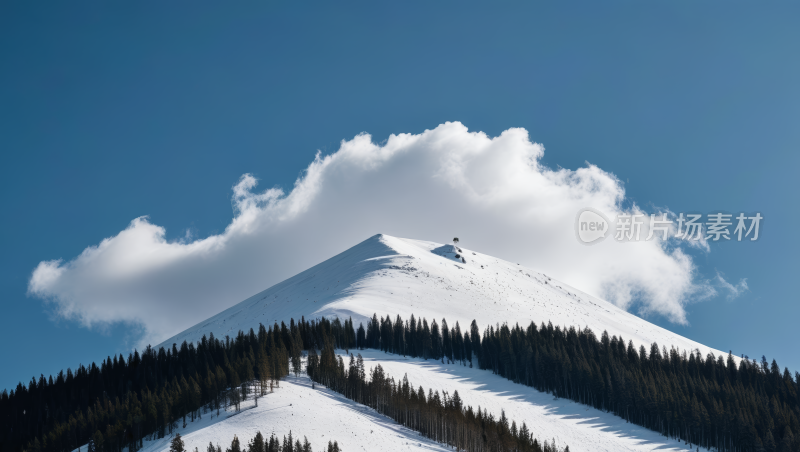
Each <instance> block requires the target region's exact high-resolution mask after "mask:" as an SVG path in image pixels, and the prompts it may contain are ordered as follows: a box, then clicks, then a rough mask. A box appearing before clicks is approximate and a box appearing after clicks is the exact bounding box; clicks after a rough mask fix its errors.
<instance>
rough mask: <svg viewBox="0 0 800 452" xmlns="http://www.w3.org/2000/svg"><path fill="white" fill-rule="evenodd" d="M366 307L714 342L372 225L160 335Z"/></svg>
mask: <svg viewBox="0 0 800 452" xmlns="http://www.w3.org/2000/svg"><path fill="white" fill-rule="evenodd" d="M373 314H377V315H378V316H386V315H389V316H391V318H392V319H394V318H395V317H397V316H398V315H400V316H401V317H402V318H403V319H408V318H410V317H411V315H412V314H414V315H415V316H416V317H425V318H427V319H428V320H429V321H432V320H434V319H435V320H437V321H440V320H441V319H442V318H445V319H447V321H448V322H449V323H450V325H455V324H456V322H459V323H460V324H461V326H462V329H464V328H467V326H468V325H469V324H470V323H471V322H472V320H477V322H478V325H479V327H480V328H481V329H483V328H485V327H486V326H488V325H496V324H502V323H509V324H515V323H518V324H519V325H520V326H523V327H525V326H527V325H528V324H529V323H530V322H535V323H537V324H540V323H542V322H544V323H547V322H552V323H553V324H554V325H558V326H563V327H566V328H569V327H575V328H587V327H588V328H591V329H592V330H593V331H594V332H595V333H596V334H598V335H599V334H600V333H601V332H602V331H603V330H606V331H608V333H609V334H610V335H616V336H618V337H619V336H621V337H623V338H624V339H625V340H626V341H627V340H633V341H634V343H635V344H637V345H645V346H648V347H649V345H650V344H651V343H652V342H658V343H659V345H666V346H667V347H671V346H674V347H677V348H679V349H684V350H694V349H699V350H700V351H701V352H703V353H704V354H705V353H707V352H714V353H716V354H719V353H720V352H719V351H716V350H712V349H710V348H708V347H705V346H703V345H702V344H699V343H697V342H694V341H691V340H689V339H686V338H684V337H682V336H679V335H677V334H675V333H672V332H670V331H667V330H665V329H663V328H661V327H658V326H656V325H653V324H651V323H649V322H647V321H645V320H643V319H641V318H639V317H637V316H635V315H633V314H630V313H628V312H626V311H624V310H622V309H619V308H617V307H616V306H615V305H613V304H611V303H609V302H607V301H604V300H601V299H599V298H596V297H593V296H591V295H588V294H586V293H583V292H581V291H579V290H577V289H574V288H572V287H570V286H568V285H566V284H564V283H561V282H559V281H557V280H554V279H552V278H550V277H549V276H547V275H545V274H544V273H539V272H536V271H534V270H531V269H529V268H526V267H524V266H520V265H519V264H515V263H511V262H507V261H504V260H502V259H499V258H495V257H492V256H489V255H486V254H482V253H479V252H476V251H473V250H470V249H467V248H464V247H461V246H460V245H455V244H442V243H436V242H428V241H422V240H414V239H405V238H399V237H393V236H390V235H386V234H375V235H373V236H371V237H370V238H368V239H366V240H364V241H363V242H361V243H359V244H357V245H355V246H353V247H352V248H350V249H348V250H346V251H344V252H342V253H340V254H338V255H336V256H333V257H332V258H330V259H328V260H326V261H324V262H322V263H320V264H317V265H315V266H313V267H311V268H309V269H308V270H305V271H303V272H301V273H299V274H297V275H295V276H293V277H291V278H289V279H287V280H285V281H283V282H281V283H278V284H276V285H274V286H272V287H270V288H268V289H267V290H264V291H263V292H260V293H258V294H256V295H254V296H252V297H250V298H248V299H246V300H244V301H242V302H241V303H239V304H237V305H235V306H232V307H231V308H228V309H226V310H225V311H223V312H221V313H219V314H217V315H215V316H214V317H211V318H209V319H208V320H206V321H204V322H200V323H198V324H197V325H195V326H193V327H191V328H189V329H188V330H186V331H184V332H182V333H180V334H177V335H176V336H173V337H172V338H170V339H168V340H166V341H164V342H163V343H162V344H161V346H171V345H172V344H173V343H178V344H180V343H181V342H183V341H184V340H186V341H194V342H196V341H199V340H200V338H201V337H202V336H203V335H204V334H205V335H207V334H209V333H212V332H213V333H214V335H215V336H217V337H224V336H226V335H229V336H233V335H235V334H236V333H238V331H239V330H244V331H248V330H249V329H250V328H253V329H257V328H258V326H259V324H264V325H268V324H272V323H274V322H278V323H280V322H282V321H285V322H288V321H289V319H291V318H295V319H299V318H301V317H305V318H307V319H312V318H318V317H328V318H333V317H339V318H341V319H345V318H352V319H353V321H354V323H355V325H358V324H359V323H361V322H363V323H365V324H366V322H367V321H368V320H369V319H370V318H371V317H372V315H373Z"/></svg>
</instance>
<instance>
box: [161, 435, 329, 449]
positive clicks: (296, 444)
mask: <svg viewBox="0 0 800 452" xmlns="http://www.w3.org/2000/svg"><path fill="white" fill-rule="evenodd" d="M327 451H328V452H342V451H341V449H339V443H338V442H336V441H328V448H327ZM169 452H189V451H188V450H186V446H185V444H184V442H183V439H182V438H181V435H180V434H179V433H176V434H175V436H174V437H173V438H172V440H171V441H170V446H169ZM194 452H199V450H198V449H197V448H195V449H194ZM206 452H222V447H220V445H219V444H217V445H216V446H214V444H212V443H210V442H209V443H208V448H207V449H206ZM225 452H313V448H312V447H311V443H309V442H308V438H306V437H303V442H302V443H301V442H300V439H299V438H296V439H295V438H293V437H292V432H291V431H289V437H288V438H287V437H286V435H284V436H283V442H281V440H280V439H279V438H278V437H277V436H275V434H274V433H273V434H271V435H270V437H269V438H264V435H262V434H261V432H256V436H255V437H253V439H251V440H250V442H249V443H247V445H246V446H245V447H242V445H241V442H240V441H239V438H238V437H237V436H236V435H233V440H232V441H231V445H230V447H228V448H226V449H225Z"/></svg>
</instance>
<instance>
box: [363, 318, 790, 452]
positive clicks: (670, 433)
mask: <svg viewBox="0 0 800 452" xmlns="http://www.w3.org/2000/svg"><path fill="white" fill-rule="evenodd" d="M356 341H357V345H358V347H359V348H362V347H363V348H375V349H379V350H383V351H386V352H389V353H396V354H402V355H404V356H411V357H420V358H424V359H436V360H442V361H444V360H447V361H448V362H459V363H461V364H464V365H467V364H468V365H469V366H472V365H473V361H474V360H477V363H476V364H477V365H478V366H479V367H480V368H481V369H486V370H491V371H492V372H494V373H495V374H498V375H500V376H503V377H505V378H508V379H510V380H512V381H514V382H517V383H520V384H524V385H528V386H532V387H534V388H536V389H538V390H540V391H543V392H549V393H552V394H554V395H555V396H556V397H564V398H568V399H571V400H574V401H577V402H580V403H583V404H586V405H590V406H592V407H594V408H597V409H600V410H604V411H608V412H611V413H614V414H615V415H617V416H620V417H622V418H624V419H626V420H627V421H629V422H632V423H635V424H637V425H641V426H643V427H646V428H648V429H651V430H655V431H657V432H659V433H661V434H663V435H665V436H667V437H670V438H675V439H680V440H682V441H685V442H687V443H691V444H696V445H700V446H703V447H708V448H716V449H717V450H720V451H767V452H790V451H800V422H799V421H798V420H800V390H798V388H800V373H797V372H795V374H794V378H793V377H792V375H791V373H790V372H789V370H788V369H784V370H783V372H781V371H780V367H779V366H778V364H777V362H776V361H775V360H773V361H772V363H771V364H769V363H768V362H767V360H766V358H764V357H762V359H761V362H760V363H759V362H757V361H755V360H749V359H742V360H741V361H740V363H739V364H738V365H737V363H736V360H734V358H733V357H732V356H731V355H730V354H729V355H728V356H727V358H724V357H722V356H714V355H713V354H708V355H707V356H705V357H703V356H702V354H700V353H699V351H690V352H689V353H688V354H687V352H686V351H679V350H676V349H674V348H673V349H670V350H667V349H666V347H659V346H658V344H656V343H653V344H652V345H651V346H650V350H649V352H648V350H647V349H646V348H645V347H644V346H640V347H639V348H638V349H637V348H636V347H635V346H634V345H633V342H632V341H628V342H627V343H626V342H625V340H624V339H623V338H621V337H619V338H618V337H616V336H612V337H609V335H608V333H607V332H603V334H602V335H601V338H600V339H599V340H598V339H597V337H596V336H595V334H594V332H592V330H591V329H589V328H586V329H581V328H577V329H576V328H574V327H569V328H561V327H558V326H556V327H553V325H552V324H551V323H548V324H547V325H545V324H544V323H542V324H541V326H538V327H537V325H536V324H535V323H531V324H530V325H529V326H528V327H527V328H525V329H523V328H521V327H520V326H519V325H516V326H514V327H509V326H508V325H507V324H504V325H497V326H495V327H488V328H486V329H485V330H484V332H483V335H481V333H480V330H479V328H478V325H477V322H476V321H474V320H473V321H472V324H471V325H470V329H469V331H464V332H463V334H462V333H461V330H460V327H459V325H458V322H456V325H455V327H453V328H451V329H450V330H449V331H448V328H447V322H446V321H445V320H444V319H442V324H441V327H439V325H437V323H436V321H435V320H434V321H432V322H431V323H430V325H429V324H428V322H427V320H426V319H424V318H423V319H422V320H418V319H416V318H415V317H414V316H413V315H412V316H411V319H410V320H408V321H405V322H404V321H403V320H402V318H401V317H400V316H397V318H396V319H395V320H394V321H392V320H391V318H390V316H386V318H383V317H381V318H380V319H379V318H378V317H377V315H373V317H372V319H371V321H370V322H369V323H368V324H367V327H366V329H365V328H364V327H363V325H362V326H360V327H359V328H358V330H357V332H356Z"/></svg>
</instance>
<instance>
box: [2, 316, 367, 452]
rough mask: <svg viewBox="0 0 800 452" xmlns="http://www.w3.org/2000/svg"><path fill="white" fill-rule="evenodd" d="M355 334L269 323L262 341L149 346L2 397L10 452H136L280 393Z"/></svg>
mask: <svg viewBox="0 0 800 452" xmlns="http://www.w3.org/2000/svg"><path fill="white" fill-rule="evenodd" d="M345 327H347V330H348V331H350V332H351V334H349V335H347V334H345V333H344V331H345ZM353 331H354V330H353V326H352V322H350V321H349V320H348V321H345V323H344V325H343V324H342V323H341V322H340V321H339V320H338V319H336V320H334V321H333V322H331V321H329V320H327V319H321V320H318V321H311V322H306V321H305V320H304V319H303V320H302V321H301V322H298V324H295V322H294V321H293V320H292V321H291V322H290V325H289V326H287V325H285V324H284V323H281V325H280V326H278V324H275V325H273V326H271V327H269V328H265V327H264V326H263V325H262V326H260V328H259V331H258V333H256V332H254V331H253V330H252V329H251V330H250V331H249V333H244V332H241V331H240V332H239V333H238V335H237V336H236V338H234V339H231V338H229V337H227V336H226V337H225V338H224V339H223V340H221V339H218V338H215V337H214V336H213V334H211V335H210V336H209V337H208V338H206V337H205V336H204V337H203V338H202V340H201V341H199V342H198V343H197V344H192V343H186V342H184V343H183V344H181V346H180V348H178V347H177V346H176V344H173V346H172V347H171V348H167V349H165V348H160V349H158V350H155V349H153V348H151V347H149V346H148V347H147V348H146V349H145V350H144V351H143V352H142V353H141V354H140V353H139V352H138V351H134V352H133V353H131V354H129V355H128V358H127V359H126V358H125V357H124V356H122V355H120V356H119V357H117V356H114V357H113V358H112V357H109V358H108V359H106V360H104V361H102V362H101V363H100V365H97V364H95V363H92V364H91V365H90V366H83V365H81V366H79V367H78V368H77V369H76V370H75V371H74V372H73V371H72V370H71V369H67V371H66V372H63V371H62V372H59V374H58V375H57V376H56V377H55V378H54V377H53V376H50V378H45V377H44V375H42V376H40V377H39V379H38V380H37V379H36V378H32V379H31V381H30V383H29V384H28V385H24V384H22V383H20V384H18V385H17V387H16V388H15V389H14V390H11V391H10V392H9V391H6V390H4V391H3V392H2V393H0V451H1V452H22V451H30V452H65V451H72V450H74V449H75V448H77V447H78V446H80V445H83V444H87V443H88V442H89V441H90V440H92V442H93V444H94V445H95V447H96V451H92V452H121V451H122V449H123V448H126V447H127V448H128V452H135V451H136V450H137V449H138V448H139V447H141V444H142V441H143V440H144V439H145V438H146V437H149V438H152V437H159V438H161V437H163V436H164V435H165V434H169V433H172V431H173V430H174V429H175V427H177V425H178V423H179V422H182V423H184V424H185V423H186V421H187V418H188V420H189V421H193V420H194V418H195V417H196V416H201V415H202V414H204V413H203V412H201V410H202V411H207V410H209V409H212V410H217V412H218V410H219V409H220V407H221V406H229V405H230V406H233V407H234V408H235V409H238V408H239V404H240V403H241V401H242V400H243V399H245V398H247V397H248V396H249V395H250V394H251V393H252V394H253V396H255V397H257V396H258V395H260V394H263V393H264V392H266V391H267V390H271V387H272V385H275V384H278V382H279V379H280V378H281V377H283V376H286V375H287V374H288V373H289V371H290V365H291V370H292V371H294V372H299V371H300V357H301V354H302V351H303V349H305V348H307V347H315V346H318V345H316V344H322V343H323V342H322V338H323V337H325V338H331V337H332V338H334V340H335V341H336V342H335V343H336V346H337V347H341V348H346V347H353V346H354V344H355V335H354V333H352V332H353ZM212 415H213V414H212Z"/></svg>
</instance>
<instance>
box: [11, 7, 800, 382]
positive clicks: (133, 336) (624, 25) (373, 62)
mask: <svg viewBox="0 0 800 452" xmlns="http://www.w3.org/2000/svg"><path fill="white" fill-rule="evenodd" d="M799 9H800V7H798V5H797V4H790V3H779V2H772V3H760V4H754V3H745V2H669V3H667V2H659V3H656V2H649V3H647V4H644V3H638V2H603V3H602V4H598V3H596V2H586V3H580V2H559V3H557V4H556V3H549V4H547V3H540V4H528V5H526V6H524V7H523V6H520V5H519V4H514V3H503V4H500V5H497V4H485V5H474V4H467V3H463V2H459V3H444V2H439V3H435V4H430V3H403V4H402V5H401V4H399V3H398V4H395V5H388V4H385V5H376V4H373V3H366V2H365V3H350V4H348V5H347V6H346V7H344V6H343V5H337V7H333V6H332V4H311V3H307V4H296V3H295V4H266V3H255V2H252V3H246V4H241V3H240V4H235V5H232V4H228V5H224V6H223V5H220V4H216V5H215V4H213V3H210V2H209V3H200V2H195V3H192V4H189V3H179V2H171V3H169V4H166V3H161V4H156V3H152V2H150V3H147V2H146V3H141V2H140V3H137V4H125V5H123V4H107V3H101V2H85V3H82V4H76V3H74V2H73V3H69V4H67V3H63V4H57V5H46V6H45V5H42V4H36V3H31V2H4V3H3V4H2V5H0V58H2V62H3V66H2V67H3V70H2V71H0V158H1V159H2V160H0V161H2V164H1V165H0V176H1V177H0V197H2V205H3V207H4V210H3V211H4V214H3V220H4V221H2V223H1V224H0V228H2V229H0V232H2V233H1V234H0V237H2V239H0V240H2V245H1V246H0V248H1V249H2V250H3V252H2V253H0V297H1V298H0V300H2V312H3V315H2V316H0V340H2V342H3V344H5V346H4V348H3V354H2V356H3V360H4V365H3V366H0V387H5V388H10V387H12V386H14V385H16V383H17V382H18V381H20V380H22V381H28V380H29V379H30V377H31V376H32V375H37V376H38V375H39V374H40V373H44V374H45V375H47V374H49V373H55V372H57V371H58V370H59V369H62V368H66V367H73V368H74V367H75V366H76V365H77V364H78V363H88V362H90V361H97V360H99V359H102V358H104V357H105V356H107V355H110V354H112V353H125V354H126V355H127V353H128V351H129V350H130V348H131V347H132V346H133V344H135V343H136V342H137V340H138V338H139V335H140V329H139V328H137V327H136V326H135V325H128V324H124V323H123V324H113V325H111V326H107V327H105V328H104V327H100V326H95V327H93V328H85V327H83V326H81V325H80V323H78V322H76V321H75V320H70V319H64V318H61V317H59V316H58V315H57V313H56V312H55V310H54V309H53V305H51V304H45V303H43V302H42V301H41V300H40V299H38V298H35V297H28V296H26V292H27V287H28V281H29V278H30V277H31V273H32V271H33V270H34V268H36V266H37V265H38V264H39V262H41V261H47V260H52V259H60V258H61V259H65V260H70V259H73V258H75V257H76V256H78V255H79V254H80V253H81V252H82V251H83V250H84V249H86V248H87V247H88V246H93V245H97V244H98V243H99V242H100V241H101V240H102V239H104V238H107V237H112V236H114V235H116V234H118V233H119V232H120V231H121V230H123V229H125V228H126V227H127V226H128V225H129V223H130V222H131V220H133V219H134V218H137V217H139V216H142V215H149V218H150V221H152V222H153V223H154V224H157V225H160V226H163V227H165V228H166V231H167V238H168V239H171V240H177V239H179V238H180V237H182V236H184V234H185V231H186V230H187V228H189V229H190V230H191V232H192V234H193V236H194V237H206V236H210V235H214V234H220V233H222V232H223V231H224V230H225V228H226V226H228V225H229V224H230V222H231V219H232V217H233V211H232V208H231V207H232V203H231V196H232V191H231V187H232V186H233V185H234V184H235V183H236V182H237V181H238V180H239V178H240V177H241V176H242V175H243V174H245V173H251V174H253V175H254V176H256V177H257V178H258V179H259V180H260V181H261V185H260V187H261V188H262V189H263V188H269V187H273V186H278V187H283V188H284V190H285V191H289V190H291V188H292V186H293V184H294V181H295V180H296V179H297V178H298V176H300V175H301V174H302V172H303V171H304V170H305V169H306V167H307V166H308V165H309V163H311V161H312V160H313V159H314V156H315V153H316V152H317V150H320V151H321V152H322V153H323V155H327V154H330V153H333V152H335V151H336V150H337V149H338V148H339V144H340V141H341V140H343V139H345V140H350V139H352V138H353V137H354V136H355V135H357V134H358V133H361V132H368V133H370V134H371V135H372V137H373V140H375V141H377V142H380V141H382V140H385V139H386V138H388V137H389V135H390V134H392V133H404V132H408V133H420V132H422V131H424V130H425V129H433V128H435V127H437V126H438V125H439V124H442V123H444V122H446V121H460V122H461V123H463V124H464V125H465V126H467V127H468V128H469V129H470V130H477V131H483V132H485V133H487V134H489V135H490V136H496V135H498V134H499V133H501V132H502V131H504V130H506V129H508V128H511V127H522V128H525V129H526V130H527V131H528V132H529V134H530V139H531V140H533V141H535V142H538V143H542V144H543V145H544V147H545V149H546V152H545V154H544V157H543V158H542V162H543V163H544V164H545V165H547V166H549V167H551V168H558V167H563V168H567V169H577V168H580V167H584V166H586V162H587V161H588V162H590V163H591V164H593V165H597V166H598V167H599V168H601V169H603V170H604V171H606V172H609V173H612V174H613V175H615V176H616V177H617V178H619V180H620V181H621V183H622V185H623V187H624V189H625V192H626V196H627V198H626V201H625V202H626V203H629V204H630V203H633V202H635V203H636V204H638V205H639V206H641V207H642V208H644V209H646V210H650V209H651V208H664V207H666V208H669V209H670V210H672V211H674V212H690V211H695V212H702V213H708V212H712V211H718V210H724V211H729V212H736V213H738V212H751V213H752V212H761V214H762V215H763V216H764V218H765V220H764V222H763V224H762V230H761V238H760V239H759V240H758V241H757V242H753V243H748V242H742V243H737V242H728V243H721V244H711V251H710V252H708V253H706V252H702V251H690V253H691V255H692V258H693V260H694V262H695V264H696V265H697V271H698V273H697V275H696V277H697V278H699V279H700V280H702V279H713V278H714V277H715V275H716V274H717V272H720V273H721V274H722V275H724V277H725V278H726V279H727V280H729V281H732V282H735V281H740V280H741V279H742V278H746V280H747V284H748V287H749V290H748V291H747V292H746V293H744V294H742V295H740V296H739V297H737V298H735V299H728V297H727V296H726V295H725V294H724V293H720V294H719V295H718V296H716V297H713V298H711V299H706V300H703V301H698V302H696V303H691V304H689V305H687V307H686V311H687V316H688V322H689V324H688V325H679V324H675V323H672V322H670V321H669V320H668V319H667V318H665V317H663V316H659V315H651V316H648V317H647V319H648V320H650V321H652V322H654V323H657V324H659V325H661V326H663V327H665V328H668V329H671V330H673V331H676V332H677V333H679V334H681V335H684V336H687V337H690V338H692V339H694V340H697V341H699V342H702V343H704V344H707V345H709V346H711V347H714V348H718V349H722V350H729V349H732V350H734V352H735V353H744V354H748V355H749V356H751V357H760V356H761V355H762V354H764V355H767V357H768V358H770V359H771V358H776V359H778V362H779V364H780V365H781V366H789V367H790V369H792V370H800V357H798V353H797V349H796V344H797V319H798V318H800V308H798V295H797V290H796V284H795V281H796V273H797V271H798V270H799V269H800V266H798V263H797V256H798V255H800V253H799V251H800V249H799V248H800V247H799V246H798V241H797V232H796V231H797V229H798V226H800V215H798V210H797V200H796V196H797V193H800V182H798V177H797V174H796V173H797V168H798V164H800V153H798V151H797V148H798V144H800V127H798V124H800V84H799V83H797V80H800V60H798V59H797V57H796V56H797V55H798V54H800V30H799V29H798V27H797V26H796V18H797V17H798V15H797V13H798V12H800V11H798V10H799ZM375 232H382V231H375ZM400 232H402V231H400ZM364 238H366V237H364ZM416 238H421V239H432V240H434V239H436V238H435V237H416ZM354 243H355V242H353V243H347V244H341V245H340V247H339V248H340V249H343V248H346V247H347V246H350V245H352V244H354ZM499 257H504V256H499ZM264 288H266V287H264Z"/></svg>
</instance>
